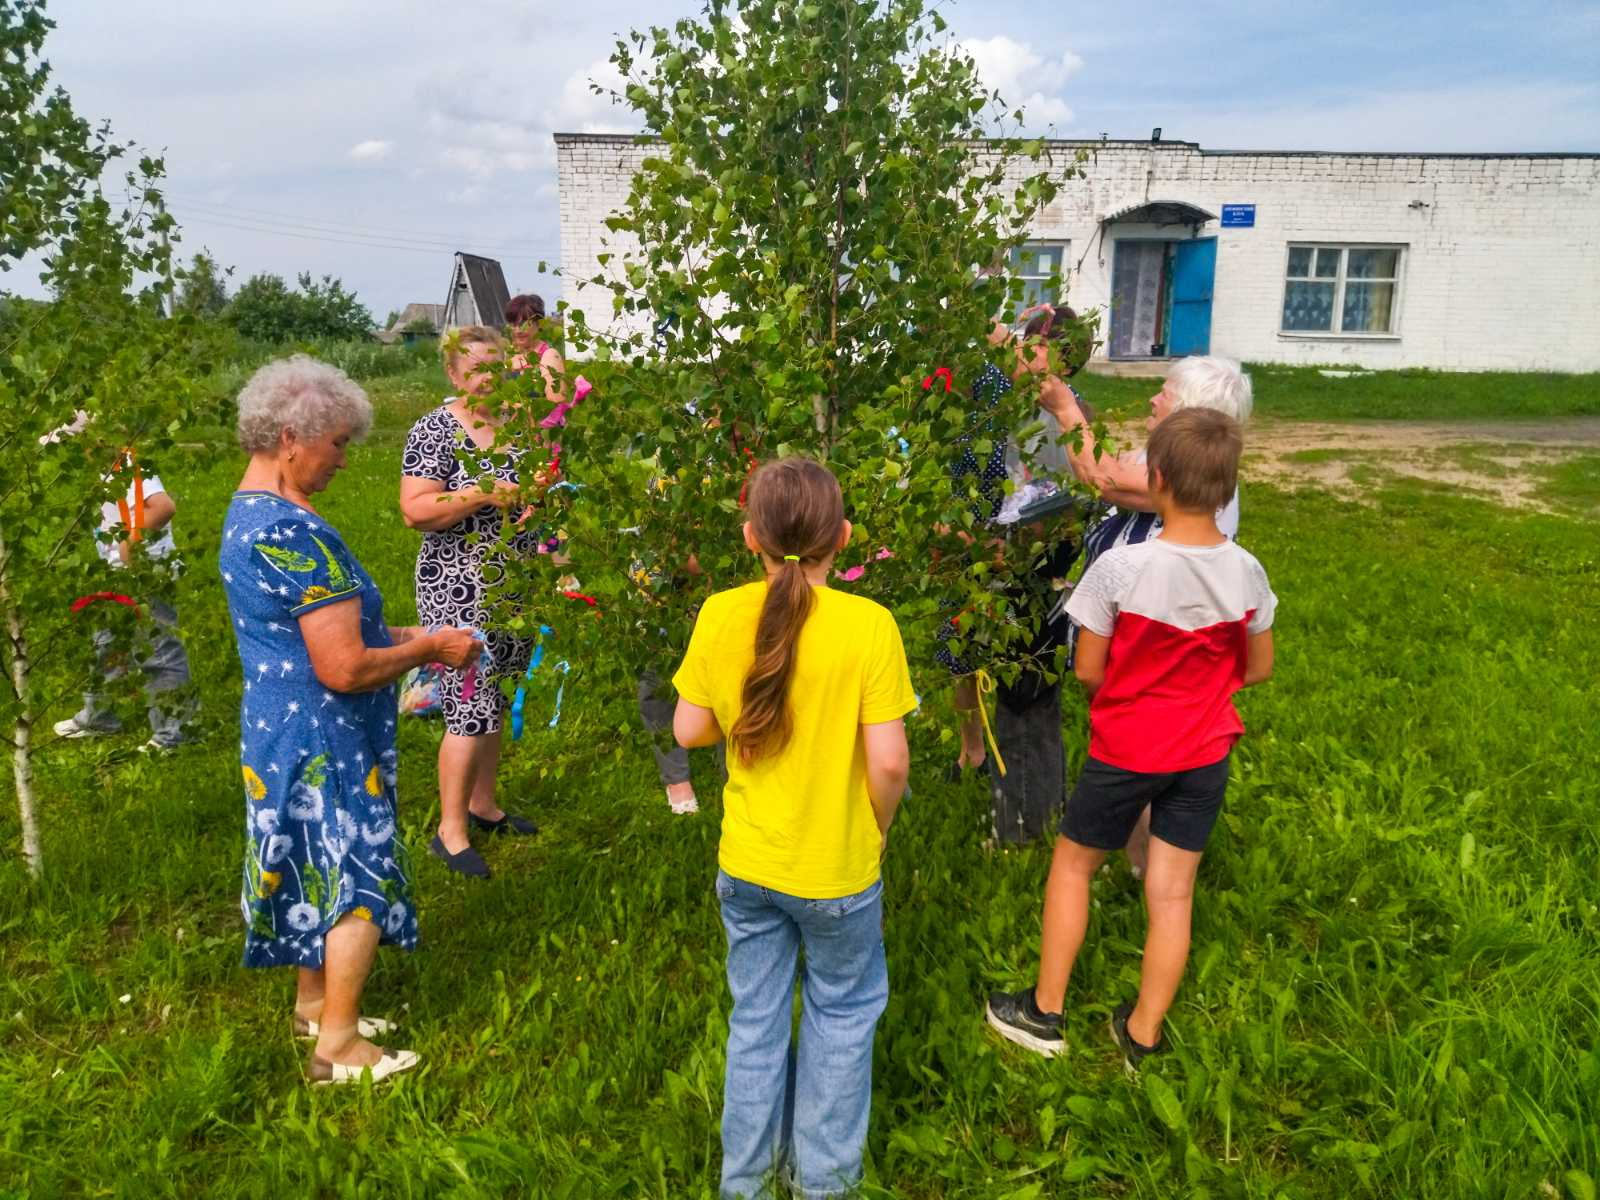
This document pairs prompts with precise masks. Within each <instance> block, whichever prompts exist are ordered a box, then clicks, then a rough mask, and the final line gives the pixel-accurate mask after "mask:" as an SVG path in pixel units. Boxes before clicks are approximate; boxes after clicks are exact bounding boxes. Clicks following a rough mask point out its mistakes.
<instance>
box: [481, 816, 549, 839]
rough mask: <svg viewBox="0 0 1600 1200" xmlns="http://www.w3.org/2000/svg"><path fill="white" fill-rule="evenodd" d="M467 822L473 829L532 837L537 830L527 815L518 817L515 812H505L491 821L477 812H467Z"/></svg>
mask: <svg viewBox="0 0 1600 1200" xmlns="http://www.w3.org/2000/svg"><path fill="white" fill-rule="evenodd" d="M467 824H468V825H470V826H471V827H472V828H473V829H481V830H483V832H484V833H491V834H504V833H510V834H515V835H516V836H518V837H532V836H533V835H534V834H536V833H538V832H539V827H538V826H537V825H535V824H534V823H533V822H532V821H530V820H528V818H527V817H519V816H517V815H516V813H505V814H504V815H502V816H501V818H500V819H499V820H498V821H491V820H489V819H488V818H486V817H480V816H479V815H478V814H477V813H468V814H467Z"/></svg>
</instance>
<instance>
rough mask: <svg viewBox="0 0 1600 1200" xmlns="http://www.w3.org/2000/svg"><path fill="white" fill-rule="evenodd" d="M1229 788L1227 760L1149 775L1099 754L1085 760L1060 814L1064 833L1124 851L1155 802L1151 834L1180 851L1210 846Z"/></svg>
mask: <svg viewBox="0 0 1600 1200" xmlns="http://www.w3.org/2000/svg"><path fill="white" fill-rule="evenodd" d="M1227 790H1228V760H1227V759H1226V758H1224V759H1222V760H1221V761H1220V762H1214V763H1212V764H1211V765H1210V766H1208V767H1194V768H1193V769H1191V770H1188V771H1174V772H1172V773H1170V774H1166V775H1145V774H1142V773H1140V772H1138V771H1124V770H1123V769H1122V768H1121V767H1113V766H1111V765H1110V764H1109V763H1103V762H1101V761H1100V760H1099V759H1097V758H1090V759H1089V761H1088V762H1086V763H1085V764H1084V767H1083V774H1081V775H1079V776H1078V786H1077V787H1076V788H1074V789H1073V791H1072V798H1071V799H1070V800H1068V801H1067V808H1066V811H1065V812H1064V813H1062V814H1061V824H1060V826H1059V829H1060V832H1061V833H1062V834H1063V835H1064V836H1066V837H1069V838H1071V839H1072V840H1073V841H1075V842H1077V843H1078V845H1080V846H1088V847H1090V848H1092V849H1095V850H1120V849H1122V848H1123V847H1124V846H1126V845H1127V844H1128V836H1129V835H1130V834H1131V833H1132V832H1133V827H1134V826H1135V825H1136V824H1138V822H1139V814H1140V813H1141V812H1142V811H1144V806H1145V805H1147V804H1148V805H1149V806H1150V833H1151V834H1152V835H1153V836H1155V837H1158V838H1160V839H1161V840H1162V841H1163V842H1167V843H1169V844H1170V845H1173V846H1176V847H1178V849H1180V850H1192V851H1194V852H1195V853H1196V854H1198V853H1199V852H1200V851H1202V850H1204V849H1205V848H1206V839H1207V838H1209V837H1210V836H1211V827H1212V826H1213V825H1215V824H1216V823H1217V814H1218V813H1220V812H1221V811H1222V797H1223V796H1224V795H1225V794H1226V793H1227Z"/></svg>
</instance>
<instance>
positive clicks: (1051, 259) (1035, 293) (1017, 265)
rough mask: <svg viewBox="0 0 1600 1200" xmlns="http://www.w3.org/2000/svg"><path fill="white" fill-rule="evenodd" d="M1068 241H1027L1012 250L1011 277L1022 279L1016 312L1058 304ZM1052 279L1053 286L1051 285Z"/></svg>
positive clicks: (1064, 279) (1064, 287) (1064, 280)
mask: <svg viewBox="0 0 1600 1200" xmlns="http://www.w3.org/2000/svg"><path fill="white" fill-rule="evenodd" d="M1070 244H1071V243H1069V242H1028V243H1026V244H1024V245H1021V246H1018V247H1017V248H1016V249H1014V250H1013V251H1012V252H1011V262H1010V264H1009V269H1010V272H1011V276H1012V278H1014V279H1020V280H1022V304H1021V305H1020V307H1019V308H1018V309H1017V311H1018V312H1021V311H1022V310H1023V309H1025V308H1031V307H1032V306H1033V305H1035V304H1043V303H1050V304H1060V303H1061V300H1062V297H1063V296H1064V295H1065V294H1066V290H1067V247H1068V246H1069V245H1070ZM1052 279H1054V280H1055V286H1054V287H1051V280H1052Z"/></svg>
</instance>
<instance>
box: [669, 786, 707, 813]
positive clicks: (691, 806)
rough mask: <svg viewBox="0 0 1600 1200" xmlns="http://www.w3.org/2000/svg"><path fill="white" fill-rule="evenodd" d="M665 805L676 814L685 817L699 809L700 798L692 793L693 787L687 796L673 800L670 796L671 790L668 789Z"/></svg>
mask: <svg viewBox="0 0 1600 1200" xmlns="http://www.w3.org/2000/svg"><path fill="white" fill-rule="evenodd" d="M667 807H668V808H670V809H671V810H672V811H673V813H674V814H676V815H677V816H680V817H687V816H691V815H693V814H694V813H697V812H699V811H700V799H699V797H698V796H696V795H695V794H694V791H693V789H691V790H690V792H689V794H688V796H687V797H685V798H684V799H682V800H674V799H673V798H672V792H671V790H670V789H668V791H667Z"/></svg>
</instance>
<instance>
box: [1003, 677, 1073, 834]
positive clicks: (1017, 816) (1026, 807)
mask: <svg viewBox="0 0 1600 1200" xmlns="http://www.w3.org/2000/svg"><path fill="white" fill-rule="evenodd" d="M994 740H995V745H997V746H998V747H999V748H1000V757H1001V758H1003V759H1005V760H1006V773H1005V775H1004V776H1002V775H1001V774H1000V769H999V766H998V765H997V764H996V763H995V760H994V755H992V754H991V755H990V756H989V781H990V797H991V801H992V805H993V812H994V836H995V838H996V840H998V841H999V842H1001V843H1002V844H1005V845H1011V846H1019V845H1022V844H1024V843H1026V842H1032V841H1036V840H1037V839H1039V838H1041V837H1043V836H1044V835H1045V831H1046V830H1047V829H1049V828H1050V825H1051V822H1052V819H1053V818H1054V815H1055V812H1056V810H1057V809H1059V808H1060V807H1061V805H1062V804H1063V803H1064V802H1065V801H1066V797H1067V750H1066V746H1065V745H1064V744H1063V742H1062V740H1061V685H1060V684H1047V685H1043V686H1041V687H1040V688H1039V689H1037V690H1036V691H1035V692H1034V694H1033V695H1032V697H1031V698H1030V699H1029V700H1028V701H1027V702H1026V703H1025V704H1023V705H1022V706H1021V707H1016V708H1014V707H1012V706H1011V705H1009V704H1006V703H1005V702H1004V701H1003V700H1002V701H1001V703H999V704H997V705H995V721H994Z"/></svg>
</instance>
